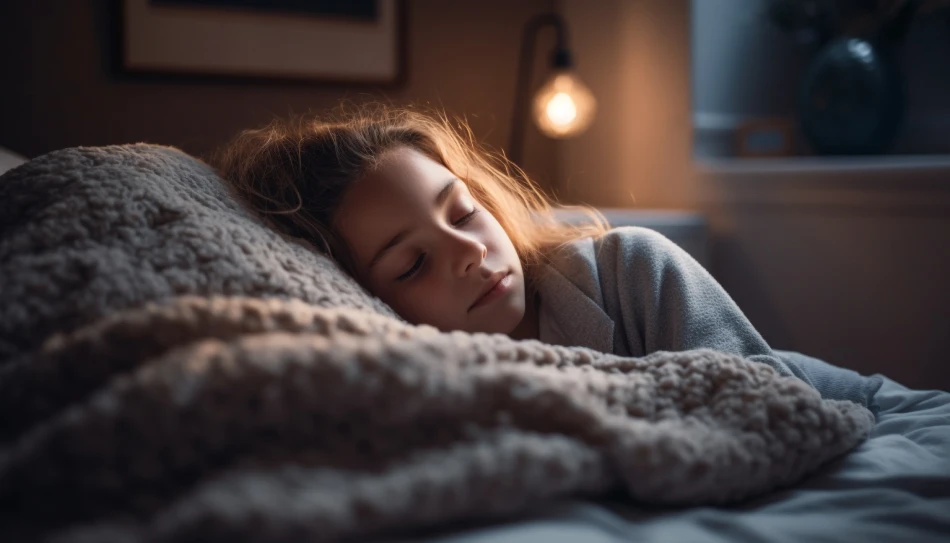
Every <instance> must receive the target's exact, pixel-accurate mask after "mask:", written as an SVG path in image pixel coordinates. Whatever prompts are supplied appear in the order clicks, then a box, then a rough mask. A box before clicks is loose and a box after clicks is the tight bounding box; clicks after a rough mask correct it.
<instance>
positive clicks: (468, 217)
mask: <svg viewBox="0 0 950 543" xmlns="http://www.w3.org/2000/svg"><path fill="white" fill-rule="evenodd" d="M476 213H478V208H477V207H476V208H474V209H472V211H471V213H467V214H465V216H464V217H462V218H461V219H459V220H457V221H455V222H454V223H452V226H465V225H466V224H468V223H469V221H471V220H472V219H474V218H475V214H476Z"/></svg>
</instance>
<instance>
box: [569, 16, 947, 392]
mask: <svg viewBox="0 0 950 543" xmlns="http://www.w3.org/2000/svg"><path fill="white" fill-rule="evenodd" d="M701 1H703V2H706V1H708V0H701ZM561 6H562V9H563V10H564V13H565V16H566V17H567V18H568V20H569V23H570V25H571V30H572V32H573V33H574V34H575V35H576V39H575V41H576V43H577V51H576V56H577V58H578V63H579V69H580V70H581V71H582V75H583V76H584V78H585V80H586V81H587V82H588V83H589V84H590V86H591V87H592V89H593V91H594V92H595V93H596V94H597V96H598V98H599V99H600V105H601V115H600V116H599V117H598V119H597V121H596V124H595V125H594V126H593V127H592V129H591V130H590V131H589V132H588V133H586V134H584V135H583V136H581V137H580V138H578V139H577V140H573V141H570V142H566V143H565V144H564V148H563V153H562V154H561V155H560V158H559V169H558V173H559V175H561V176H562V177H561V178H559V180H558V182H559V183H560V184H561V185H563V186H569V187H571V192H570V195H571V198H572V199H574V200H577V201H585V202H588V203H592V204H595V205H602V206H629V207H639V208H686V209H695V210H699V211H702V212H703V213H705V214H706V216H707V217H708V218H709V220H710V225H711V228H712V232H711V238H712V240H713V246H712V262H711V265H710V271H711V272H712V273H713V275H714V276H715V277H716V278H717V279H718V280H719V281H720V283H721V284H722V285H723V287H724V288H725V289H726V290H727V291H728V292H729V293H730V294H731V295H732V296H733V298H734V299H735V300H736V302H737V303H738V304H739V307H740V308H742V310H743V311H744V312H745V313H746V315H747V316H748V317H749V318H750V320H751V321H752V323H753V324H754V325H755V326H756V327H757V328H758V329H759V330H760V331H761V332H762V334H763V336H764V337H765V339H766V340H767V341H768V342H769V343H770V344H771V345H772V346H773V347H775V348H781V349H792V350H799V351H802V352H805V353H807V354H811V355H813V356H817V357H819V358H822V359H825V360H827V361H829V362H832V363H834V364H837V365H841V366H845V367H852V368H854V369H856V370H858V371H861V372H862V373H876V372H880V373H884V374H885V375H887V376H889V377H892V378H894V379H896V380H898V381H900V382H902V383H904V384H906V385H908V386H913V387H920V388H944V389H950V364H947V363H946V357H947V352H950V288H948V286H947V281H946V277H950V243H948V241H950V240H948V235H950V157H943V158H941V157H932V158H930V159H905V160H903V161H902V160H895V159H881V160H873V159H868V160H863V161H861V160H857V161H854V160H852V161H831V162H828V161H822V160H809V159H799V160H800V161H799V162H795V161H786V162H784V163H778V164H776V163H761V162H759V163H751V164H745V165H742V164H735V163H732V164H730V163H726V164H718V165H713V166H699V165H697V164H696V163H695V162H694V161H693V158H692V141H693V133H692V122H691V119H692V102H693V100H694V98H695V97H694V96H692V95H691V92H690V89H691V62H694V61H695V59H693V58H692V55H691V36H690V17H691V9H690V2H689V1H688V0H663V1H661V0H602V1H601V2H598V9H597V10H592V9H589V7H588V6H589V4H588V3H587V2H585V1H584V0H561ZM739 52H740V53H743V54H746V53H748V54H753V55H754V52H748V51H746V50H745V49H741V48H740V49H739ZM735 62H737V63H740V64H741V65H743V66H745V65H746V64H745V58H744V57H742V58H740V59H737V60H735ZM750 62H753V63H754V59H753V60H751V61H750ZM734 77H735V78H736V79H738V80H741V79H742V74H735V76H734ZM741 85H742V83H741V81H734V88H739V87H741ZM737 103H746V102H737ZM777 103H779V102H777Z"/></svg>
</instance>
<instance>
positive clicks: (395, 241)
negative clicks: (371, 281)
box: [367, 178, 458, 270]
mask: <svg viewBox="0 0 950 543" xmlns="http://www.w3.org/2000/svg"><path fill="white" fill-rule="evenodd" d="M457 185H458V179H457V178H452V179H449V180H448V182H446V184H445V186H443V187H442V190H440V191H439V193H438V194H436V195H435V207H440V206H441V205H442V204H444V203H445V201H446V200H447V199H448V197H449V196H450V195H451V194H452V191H453V190H454V189H455V187H456V186H457ZM408 235H409V230H408V229H406V230H402V231H400V232H399V233H398V234H396V235H395V236H393V238H392V239H391V240H389V242H388V243H386V245H383V246H382V248H380V249H379V251H376V256H374V257H373V259H372V260H370V261H369V266H367V269H368V270H372V269H373V266H375V265H376V264H377V263H378V262H379V261H380V259H381V258H383V256H385V255H386V253H388V252H389V251H390V249H392V248H393V247H395V246H396V245H399V243H400V242H402V240H404V239H406V237H407V236H408Z"/></svg>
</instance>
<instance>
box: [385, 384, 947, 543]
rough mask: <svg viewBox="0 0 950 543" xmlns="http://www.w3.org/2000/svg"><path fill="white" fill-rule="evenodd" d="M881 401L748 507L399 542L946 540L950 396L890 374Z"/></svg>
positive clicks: (543, 522)
mask: <svg viewBox="0 0 950 543" xmlns="http://www.w3.org/2000/svg"><path fill="white" fill-rule="evenodd" d="M876 400H877V402H878V404H879V406H880V407H881V411H880V413H879V415H878V421H877V424H876V425H875V427H874V430H873V433H872V434H871V437H870V439H869V440H868V441H867V442H865V443H864V444H862V445H861V446H859V447H858V448H857V449H856V450H855V451H853V452H852V453H851V454H850V455H848V456H847V457H846V458H843V459H841V460H840V461H837V462H835V463H834V464H832V465H829V466H827V467H826V468H825V469H823V470H822V471H821V472H820V473H818V474H816V475H814V476H813V477H811V478H809V479H808V480H806V481H804V482H803V483H801V484H800V485H797V486H796V487H795V488H790V489H785V490H781V491H777V492H774V493H772V494H769V495H767V496H764V497H762V498H759V499H754V500H750V501H749V502H747V503H743V504H740V505H736V506H733V507H692V508H687V509H671V508H656V507H644V506H637V505H635V504H631V503H629V502H628V501H625V500H623V499H618V500H600V501H580V500H576V501H564V502H561V503H558V504H556V505H552V506H549V507H546V508H544V509H542V510H539V511H536V512H534V514H532V515H530V516H529V517H528V518H519V519H516V520H511V521H509V522H506V523H497V524H495V525H492V526H488V527H485V526H479V527H471V526H468V527H464V528H461V529H458V528H453V529H451V530H448V531H445V532H442V533H430V534H427V535H425V536H419V537H414V538H405V539H402V540H401V541H407V542H408V541H413V542H426V543H481V542H483V541H491V542H493V543H529V542H530V543H534V542H537V543H541V542H544V543H561V542H564V543H567V542H585V543H586V542H590V543H601V542H604V543H606V542H620V541H625V542H626V541H631V542H632V541H637V542H648V541H649V542H653V541H656V542H665V541H691V542H696V543H701V542H709V543H719V542H722V543H725V542H736V541H743V542H769V543H785V542H788V543H792V542H799V541H841V542H849V541H914V542H929V541H933V542H943V541H947V540H948V537H950V393H947V392H944V391H938V390H911V389H908V388H907V387H904V386H902V385H901V384H899V383H897V382H895V381H892V380H891V379H888V378H885V379H884V384H883V386H882V387H881V388H880V390H879V391H878V392H877V394H876Z"/></svg>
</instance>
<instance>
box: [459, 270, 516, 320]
mask: <svg viewBox="0 0 950 543" xmlns="http://www.w3.org/2000/svg"><path fill="white" fill-rule="evenodd" d="M510 273H511V272H509V271H507V270H502V271H499V272H495V273H493V274H492V275H491V277H489V278H488V281H486V282H485V287H484V288H483V289H482V291H481V293H479V295H478V298H475V301H474V302H472V305H470V306H468V309H469V310H471V309H472V308H473V307H475V306H476V305H477V304H478V302H480V301H482V298H484V297H485V295H486V294H488V293H489V292H491V291H492V290H493V289H494V288H495V287H496V286H498V283H501V280H502V279H504V278H505V277H507V276H508V275H509V274H510Z"/></svg>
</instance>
